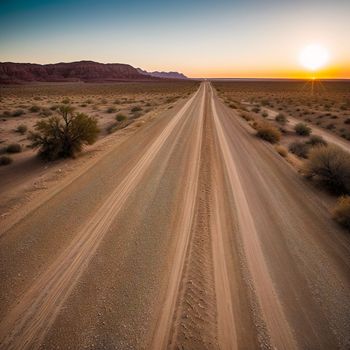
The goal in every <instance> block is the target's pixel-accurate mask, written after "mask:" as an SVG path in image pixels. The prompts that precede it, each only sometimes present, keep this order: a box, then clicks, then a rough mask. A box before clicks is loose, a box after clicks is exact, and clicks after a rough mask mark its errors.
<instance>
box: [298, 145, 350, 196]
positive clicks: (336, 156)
mask: <svg viewBox="0 0 350 350" xmlns="http://www.w3.org/2000/svg"><path fill="white" fill-rule="evenodd" d="M304 172H305V175H306V176H307V177H308V178H312V179H315V180H316V181H318V182H320V183H321V184H322V185H324V186H325V187H327V188H328V189H329V190H331V191H332V192H335V193H342V194H345V193H349V192H350V154H349V153H348V152H346V151H344V150H343V149H341V148H339V147H337V146H335V145H329V146H316V147H313V148H312V149H311V150H310V152H309V160H308V161H306V163H305V167H304Z"/></svg>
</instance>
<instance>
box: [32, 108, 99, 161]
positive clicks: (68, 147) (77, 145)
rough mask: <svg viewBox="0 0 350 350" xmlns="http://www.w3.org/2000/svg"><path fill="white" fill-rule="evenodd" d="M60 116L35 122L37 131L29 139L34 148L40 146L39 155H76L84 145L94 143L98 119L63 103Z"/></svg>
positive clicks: (46, 156)
mask: <svg viewBox="0 0 350 350" xmlns="http://www.w3.org/2000/svg"><path fill="white" fill-rule="evenodd" d="M59 113H60V116H53V117H50V118H48V119H47V120H41V121H39V122H37V123H36V124H35V130H36V131H35V132H31V133H30V136H29V139H30V140H31V141H32V147H33V148H39V155H40V156H42V157H43V158H44V159H46V160H55V159H57V158H65V157H74V156H75V155H76V153H78V152H80V151H81V150H82V147H83V146H84V145H91V144H93V143H94V142H95V141H96V139H97V136H98V133H99V129H98V127H97V120H96V119H95V118H91V117H89V116H87V115H86V114H83V113H75V112H74V108H73V107H71V106H69V105H67V104H66V105H62V106H60V108H59Z"/></svg>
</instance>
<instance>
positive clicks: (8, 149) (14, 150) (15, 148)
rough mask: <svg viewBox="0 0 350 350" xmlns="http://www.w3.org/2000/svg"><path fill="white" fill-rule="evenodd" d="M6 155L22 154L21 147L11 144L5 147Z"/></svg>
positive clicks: (17, 144)
mask: <svg viewBox="0 0 350 350" xmlns="http://www.w3.org/2000/svg"><path fill="white" fill-rule="evenodd" d="M6 152H7V153H20V152H22V146H21V145H20V144H19V143H11V144H10V145H8V146H7V147H6Z"/></svg>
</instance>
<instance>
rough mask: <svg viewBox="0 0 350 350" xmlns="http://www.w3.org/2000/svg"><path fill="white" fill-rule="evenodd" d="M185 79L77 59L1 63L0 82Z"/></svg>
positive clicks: (113, 64)
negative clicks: (44, 62) (45, 62)
mask: <svg viewBox="0 0 350 350" xmlns="http://www.w3.org/2000/svg"><path fill="white" fill-rule="evenodd" d="M164 78H166V79H186V77H185V76H184V75H183V74H181V73H177V72H168V73H167V72H152V73H148V72H146V71H143V70H142V69H136V68H134V67H132V66H130V65H128V64H120V63H98V62H93V61H79V62H71V63H56V64H43V65H42V64H31V63H12V62H4V63H0V83H1V84H16V83H26V82H75V81H83V82H113V81H150V80H160V79H164Z"/></svg>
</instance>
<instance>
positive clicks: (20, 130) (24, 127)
mask: <svg viewBox="0 0 350 350" xmlns="http://www.w3.org/2000/svg"><path fill="white" fill-rule="evenodd" d="M27 130H28V128H27V125H24V124H20V125H18V126H17V128H16V129H15V131H16V132H18V133H20V134H22V135H24V134H25V133H26V132H27Z"/></svg>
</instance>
